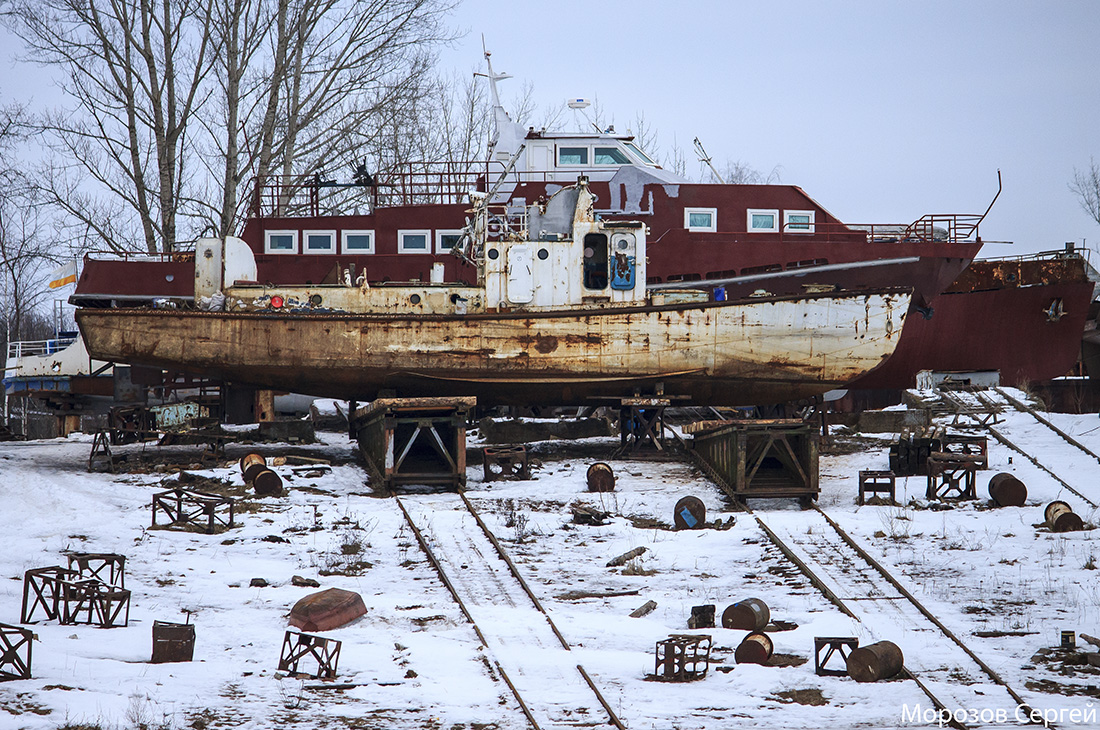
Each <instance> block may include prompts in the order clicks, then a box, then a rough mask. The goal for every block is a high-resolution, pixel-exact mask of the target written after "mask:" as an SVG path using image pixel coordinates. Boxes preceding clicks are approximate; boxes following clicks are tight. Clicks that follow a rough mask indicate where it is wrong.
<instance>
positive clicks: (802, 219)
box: [783, 210, 814, 233]
mask: <svg viewBox="0 0 1100 730" xmlns="http://www.w3.org/2000/svg"><path fill="white" fill-rule="evenodd" d="M783 230H784V231H785V232H787V233H813V232H814V211H812V210H785V211H783Z"/></svg>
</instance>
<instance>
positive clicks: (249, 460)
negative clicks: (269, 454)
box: [241, 454, 267, 483]
mask: <svg viewBox="0 0 1100 730" xmlns="http://www.w3.org/2000/svg"><path fill="white" fill-rule="evenodd" d="M266 468H267V461H266V460H265V459H264V457H262V456H260V455H259V454H246V455H245V456H242V457H241V476H242V477H243V478H244V481H245V482H246V483H248V482H251V481H252V480H253V479H255V478H256V475H257V474H259V473H260V471H262V470H263V469H266Z"/></svg>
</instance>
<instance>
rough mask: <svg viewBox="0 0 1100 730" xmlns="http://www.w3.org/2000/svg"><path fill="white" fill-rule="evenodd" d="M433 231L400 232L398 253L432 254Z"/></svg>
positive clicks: (398, 233)
mask: <svg viewBox="0 0 1100 730" xmlns="http://www.w3.org/2000/svg"><path fill="white" fill-rule="evenodd" d="M431 238H432V232H431V231H427V230H425V231H398V232H397V253H431V252H432V249H431V247H430V246H429V245H428V242H429V241H430V240H431Z"/></svg>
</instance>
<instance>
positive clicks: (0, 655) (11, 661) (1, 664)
mask: <svg viewBox="0 0 1100 730" xmlns="http://www.w3.org/2000/svg"><path fill="white" fill-rule="evenodd" d="M33 637H34V632H33V631H31V630H30V629H24V628H22V627H21V626H12V625H10V624H0V682H7V681H9V680H13V679H30V678H31V639H32V638H33Z"/></svg>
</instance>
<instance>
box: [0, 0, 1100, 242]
mask: <svg viewBox="0 0 1100 730" xmlns="http://www.w3.org/2000/svg"><path fill="white" fill-rule="evenodd" d="M453 20H454V23H455V24H456V25H457V26H459V27H460V28H461V29H463V30H465V31H467V33H466V35H465V37H464V38H462V39H461V40H459V41H458V42H456V43H455V44H454V46H453V47H452V48H450V49H447V50H445V51H444V52H443V53H442V54H441V56H440V61H441V64H442V65H443V67H444V69H445V70H450V71H453V72H455V73H459V74H466V73H472V72H473V71H474V70H475V68H483V65H482V64H481V35H482V34H484V36H485V40H486V43H487V44H488V47H489V50H490V51H492V53H493V62H494V65H495V67H496V70H497V71H505V72H508V73H511V74H513V75H514V76H515V79H513V80H509V81H505V82H503V84H502V89H503V91H504V92H505V93H506V95H507V94H518V93H519V92H520V91H521V89H522V86H523V83H524V82H525V81H529V82H531V84H532V85H533V89H534V96H535V100H536V101H537V102H538V104H539V105H540V106H548V105H551V104H558V103H561V102H562V101H564V100H565V99H566V98H569V97H580V96H582V97H588V98H592V99H598V100H599V103H600V105H601V106H602V107H603V109H604V111H605V113H606V114H607V115H608V116H609V117H611V118H612V120H613V121H614V123H615V125H616V129H617V130H619V131H625V130H626V129H628V128H630V127H631V126H632V122H633V120H634V119H635V117H636V115H637V114H638V113H639V112H642V113H644V114H645V117H646V119H647V121H648V122H649V124H650V125H651V126H652V127H653V128H655V129H656V130H657V132H658V133H659V141H660V146H661V147H662V148H663V150H664V151H666V152H667V151H668V149H669V148H670V147H671V146H672V145H673V144H674V143H678V144H679V145H680V146H681V147H682V148H683V149H684V151H685V153H686V154H687V155H688V156H689V163H690V164H689V173H690V174H692V175H694V176H698V175H700V169H699V166H698V164H697V163H696V162H695V159H694V156H693V155H691V140H692V138H693V137H695V136H698V137H700V138H701V139H702V141H703V143H704V144H705V145H706V147H707V150H708V151H709V153H710V154H711V156H712V157H713V158H714V159H715V161H716V162H718V163H719V164H721V163H722V162H723V161H725V160H727V159H729V160H740V161H742V162H744V163H747V164H749V165H751V166H753V167H755V168H756V169H758V170H761V171H762V172H765V173H767V172H769V171H771V170H772V169H773V168H775V167H776V166H778V167H779V169H780V174H781V182H783V183H789V184H793V185H798V186H801V187H802V188H803V189H805V190H806V192H807V193H808V194H809V195H810V196H812V197H813V198H815V199H816V200H817V201H818V202H819V203H821V204H822V205H823V206H825V207H826V208H827V209H828V210H830V211H831V212H832V213H833V214H835V215H836V216H838V217H839V218H840V219H841V220H843V221H845V222H848V223H883V222H885V223H902V222H909V221H911V220H913V219H915V218H918V217H920V216H921V215H923V214H926V213H937V214H943V213H980V212H982V211H984V210H985V208H986V206H987V205H988V204H989V201H990V199H991V198H992V196H993V194H994V193H995V192H996V187H997V169H998V168H1000V169H1001V171H1002V174H1003V176H1004V192H1003V194H1002V195H1001V198H1000V200H998V202H997V204H996V206H995V207H994V208H993V211H992V212H991V213H990V215H989V217H988V219H987V220H986V222H985V223H984V224H983V226H982V235H983V238H984V239H985V240H987V241H1013V242H1014V244H1013V245H1012V246H1003V245H993V244H987V246H986V247H985V249H984V250H983V255H984V256H1004V255H1015V254H1022V253H1029V252H1033V251H1040V250H1047V249H1052V248H1060V247H1061V246H1062V245H1064V242H1066V241H1076V242H1078V243H1080V242H1081V241H1082V239H1085V240H1087V242H1088V244H1089V246H1090V247H1094V248H1097V249H1098V250H1100V226H1098V225H1097V224H1096V223H1095V222H1094V221H1092V220H1091V219H1090V218H1089V217H1088V216H1087V215H1086V214H1085V213H1084V211H1082V210H1081V208H1080V206H1079V205H1078V203H1077V201H1076V199H1075V198H1074V196H1073V194H1072V193H1071V192H1070V191H1069V189H1068V187H1067V184H1068V183H1069V181H1070V180H1071V179H1072V177H1073V171H1074V167H1078V168H1083V167H1084V166H1087V165H1088V163H1089V159H1090V156H1094V157H1096V159H1097V160H1098V161H1100V59H1098V55H1100V52H1098V48H1100V46H1098V41H1097V36H1098V35H1100V2H1094V1H1093V0H1076V1H1063V2H1055V1H1050V2H1011V1H1008V0H999V1H997V2H987V1H984V0H983V1H980V2H975V1H963V2H959V1H955V2H947V1H931V0H921V1H920V2H907V3H901V2H888V1H887V0H874V1H872V0H860V1H855V0H852V1H848V2H837V1H836V0H830V1H829V2H820V1H819V0H817V1H810V0H803V1H796V0H771V2H766V3H748V2H741V1H740V0H737V1H733V0H726V1H724V2H723V1H713V2H712V1H706V2H703V1H694V2H693V1H690V0H683V1H681V2H679V3H673V2H667V1H662V2H652V1H650V0H632V1H631V2H628V3H627V2H623V3H619V2H610V1H609V0H604V1H603V2H592V1H591V0H588V1H586V2H581V1H580V0H553V2H540V3H528V2H523V1H522V0H465V1H464V2H462V3H461V4H460V5H459V6H458V8H457V9H456V11H455V14H454V16H453ZM0 37H2V38H3V39H4V40H6V41H7V40H10V37H9V36H8V35H7V34H6V33H2V34H0ZM3 45H4V46H5V47H6V48H5V51H4V55H5V56H6V58H4V59H3V61H4V62H3V63H2V64H0V74H2V83H0V96H2V97H3V98H7V99H10V98H20V97H26V96H27V95H28V94H30V93H31V90H38V96H39V99H41V98H43V93H42V91H41V86H42V84H41V82H40V81H38V80H36V79H38V78H40V77H39V76H37V75H36V74H34V73H32V72H29V71H28V70H27V69H22V68H20V67H18V66H17V65H15V64H14V63H13V61H12V58H11V55H12V52H13V48H12V46H13V45H14V44H13V43H10V42H6V43H4V44H3ZM567 119H568V118H567ZM1095 259H1096V260H1094V262H1093V263H1094V264H1095V263H1100V255H1098V256H1096V257H1095Z"/></svg>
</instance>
